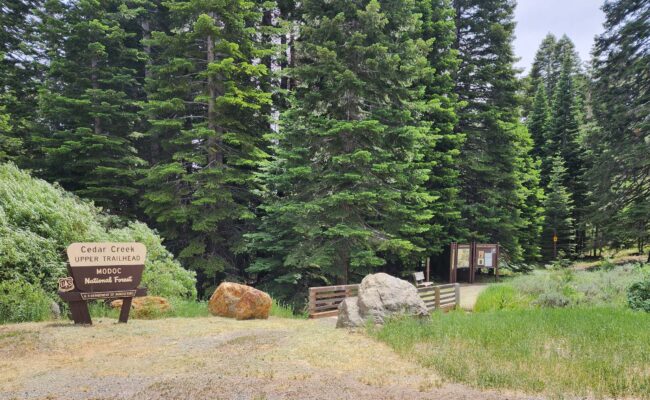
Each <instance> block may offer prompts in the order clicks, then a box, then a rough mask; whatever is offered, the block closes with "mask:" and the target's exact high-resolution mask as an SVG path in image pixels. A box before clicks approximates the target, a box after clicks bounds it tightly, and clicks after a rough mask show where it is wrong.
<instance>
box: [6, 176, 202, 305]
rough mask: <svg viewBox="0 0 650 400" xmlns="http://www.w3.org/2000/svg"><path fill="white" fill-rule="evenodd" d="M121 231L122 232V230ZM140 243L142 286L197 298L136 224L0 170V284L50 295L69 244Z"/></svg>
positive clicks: (183, 273)
mask: <svg viewBox="0 0 650 400" xmlns="http://www.w3.org/2000/svg"><path fill="white" fill-rule="evenodd" d="M120 225H121V226H120ZM103 241H125V242H130V241H138V242H142V243H144V244H145V245H146V246H147V253H148V255H147V262H146V265H145V271H144V274H143V285H145V286H147V287H148V289H149V293H150V294H152V295H159V296H164V297H168V298H174V297H178V298H190V299H194V298H196V289H195V274H194V272H191V271H187V270H185V269H183V268H182V267H181V265H180V264H179V263H178V262H177V261H175V260H174V258H173V256H172V254H171V253H170V252H169V251H167V250H166V249H165V247H164V246H163V245H162V239H161V238H160V237H159V236H158V235H156V233H155V232H154V231H152V230H151V229H149V228H148V227H147V226H146V225H144V224H142V223H139V222H131V223H124V222H123V221H121V220H120V219H118V218H117V217H114V216H109V215H106V214H104V213H102V212H101V210H100V209H98V208H97V207H95V206H94V205H93V204H92V203H90V202H87V201H84V200H81V199H79V198H78V197H76V196H74V195H72V194H70V193H67V192H65V191H64V190H63V189H61V188H60V187H58V186H56V185H51V184H49V183H47V182H45V181H43V180H40V179H35V178H32V177H31V176H30V175H29V174H28V173H26V172H24V171H21V170H20V169H18V168H17V167H16V166H14V165H13V164H0V281H5V280H24V281H26V282H28V283H30V284H32V285H35V286H41V287H42V288H43V289H44V290H45V292H46V293H50V294H54V293H55V292H56V288H57V279H58V278H60V277H63V276H66V275H67V271H66V256H65V249H66V247H67V246H68V245H69V244H70V243H73V242H103Z"/></svg>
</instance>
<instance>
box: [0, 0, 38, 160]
mask: <svg viewBox="0 0 650 400" xmlns="http://www.w3.org/2000/svg"><path fill="white" fill-rule="evenodd" d="M42 3H43V1H42V0H11V1H8V2H3V3H2V4H1V5H0V162H3V161H6V160H14V161H16V162H18V163H19V164H21V165H24V166H29V165H30V159H31V156H32V152H30V148H31V145H30V142H31V140H30V136H31V134H32V133H33V132H34V131H35V129H36V118H37V97H38V89H39V88H40V85H41V82H42V72H43V69H44V68H43V67H44V66H43V54H42V46H41V43H40V37H39V34H38V29H37V27H38V23H37V22H38V20H37V15H38V14H39V13H40V10H41V7H42Z"/></svg>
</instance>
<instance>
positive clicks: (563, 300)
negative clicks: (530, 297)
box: [534, 292, 571, 308]
mask: <svg viewBox="0 0 650 400" xmlns="http://www.w3.org/2000/svg"><path fill="white" fill-rule="evenodd" d="M534 304H536V305H538V306H540V307H549V308H556V307H566V306H568V305H569V304H571V299H570V298H569V297H567V296H565V295H564V294H562V293H558V292H548V293H542V294H541V295H540V296H539V297H538V298H537V299H536V300H535V301H534Z"/></svg>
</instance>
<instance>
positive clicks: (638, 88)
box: [588, 0, 650, 225]
mask: <svg viewBox="0 0 650 400" xmlns="http://www.w3.org/2000/svg"><path fill="white" fill-rule="evenodd" d="M603 11H604V12H605V15H606V21H605V32H604V33H603V34H601V35H600V36H598V37H597V38H596V43H595V47H594V59H593V101H592V105H593V110H594V115H595V118H596V121H597V122H598V125H599V126H598V129H592V130H591V131H590V132H589V133H590V134H589V135H588V141H589V143H593V144H597V145H598V146H592V147H593V151H592V152H591V153H590V159H591V161H592V162H591V165H592V167H591V169H590V170H589V174H588V175H589V181H590V183H591V185H590V186H591V187H593V190H592V196H591V198H592V200H593V202H594V208H593V210H594V213H593V214H592V218H598V216H599V215H601V214H604V213H605V214H607V215H616V214H618V213H620V212H622V210H623V209H625V208H627V207H629V206H631V205H632V204H634V203H635V202H637V201H643V200H645V199H648V198H650V157H649V156H648V155H649V154H650V134H649V133H648V132H650V119H648V115H650V75H649V74H648V71H650V45H649V44H648V31H649V30H650V2H648V1H644V0H611V1H607V2H606V3H605V5H604V6H603ZM646 210H647V209H646ZM603 223H604V224H605V225H612V224H616V220H615V219H612V218H610V219H607V220H605V221H603Z"/></svg>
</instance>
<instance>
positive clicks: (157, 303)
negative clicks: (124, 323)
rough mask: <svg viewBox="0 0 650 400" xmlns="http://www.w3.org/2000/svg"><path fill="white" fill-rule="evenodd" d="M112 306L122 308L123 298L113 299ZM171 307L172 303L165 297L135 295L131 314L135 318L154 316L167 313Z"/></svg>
mask: <svg viewBox="0 0 650 400" xmlns="http://www.w3.org/2000/svg"><path fill="white" fill-rule="evenodd" d="M111 307H113V308H122V300H113V301H112V302H111ZM171 308H172V306H171V304H169V301H168V300H167V299H166V298H164V297H158V296H144V297H135V298H134V299H133V301H132V303H131V316H132V317H134V318H153V317H156V316H157V315H161V314H165V313H166V312H168V311H170V310H171Z"/></svg>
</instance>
